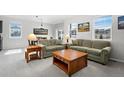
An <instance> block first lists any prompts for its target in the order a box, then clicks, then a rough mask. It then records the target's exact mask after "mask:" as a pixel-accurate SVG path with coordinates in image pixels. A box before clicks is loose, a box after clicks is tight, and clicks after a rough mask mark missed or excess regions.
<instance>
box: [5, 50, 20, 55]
mask: <svg viewBox="0 0 124 93" xmlns="http://www.w3.org/2000/svg"><path fill="white" fill-rule="evenodd" d="M19 53H22V50H21V49H12V50H7V51H6V52H5V53H4V54H5V55H12V54H19Z"/></svg>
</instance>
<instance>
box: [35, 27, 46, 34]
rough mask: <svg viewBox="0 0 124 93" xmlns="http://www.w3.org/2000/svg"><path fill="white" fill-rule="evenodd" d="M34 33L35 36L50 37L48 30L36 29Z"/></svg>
mask: <svg viewBox="0 0 124 93" xmlns="http://www.w3.org/2000/svg"><path fill="white" fill-rule="evenodd" d="M33 33H34V34H35V35H48V29H44V28H34V29H33Z"/></svg>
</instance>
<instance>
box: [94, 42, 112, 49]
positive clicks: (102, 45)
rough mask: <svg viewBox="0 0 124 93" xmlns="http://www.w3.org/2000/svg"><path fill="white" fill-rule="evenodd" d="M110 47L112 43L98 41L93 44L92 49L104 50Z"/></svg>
mask: <svg viewBox="0 0 124 93" xmlns="http://www.w3.org/2000/svg"><path fill="white" fill-rule="evenodd" d="M108 46H110V42H109V41H98V40H94V41H93V43H92V48H96V49H102V48H105V47H108Z"/></svg>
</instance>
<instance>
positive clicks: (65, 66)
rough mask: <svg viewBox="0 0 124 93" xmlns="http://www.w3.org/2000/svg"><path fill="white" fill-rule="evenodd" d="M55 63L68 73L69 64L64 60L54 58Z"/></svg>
mask: <svg viewBox="0 0 124 93" xmlns="http://www.w3.org/2000/svg"><path fill="white" fill-rule="evenodd" d="M53 64H54V65H56V66H57V67H59V68H60V69H62V70H63V71H64V72H65V73H67V74H68V64H66V63H64V62H62V61H61V60H59V59H57V58H54V61H53Z"/></svg>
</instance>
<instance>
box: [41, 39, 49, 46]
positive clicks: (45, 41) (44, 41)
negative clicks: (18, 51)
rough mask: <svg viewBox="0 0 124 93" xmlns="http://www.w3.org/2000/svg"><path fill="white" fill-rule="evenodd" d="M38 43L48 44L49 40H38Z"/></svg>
mask: <svg viewBox="0 0 124 93" xmlns="http://www.w3.org/2000/svg"><path fill="white" fill-rule="evenodd" d="M39 44H43V45H45V46H48V45H49V41H48V40H39Z"/></svg>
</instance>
